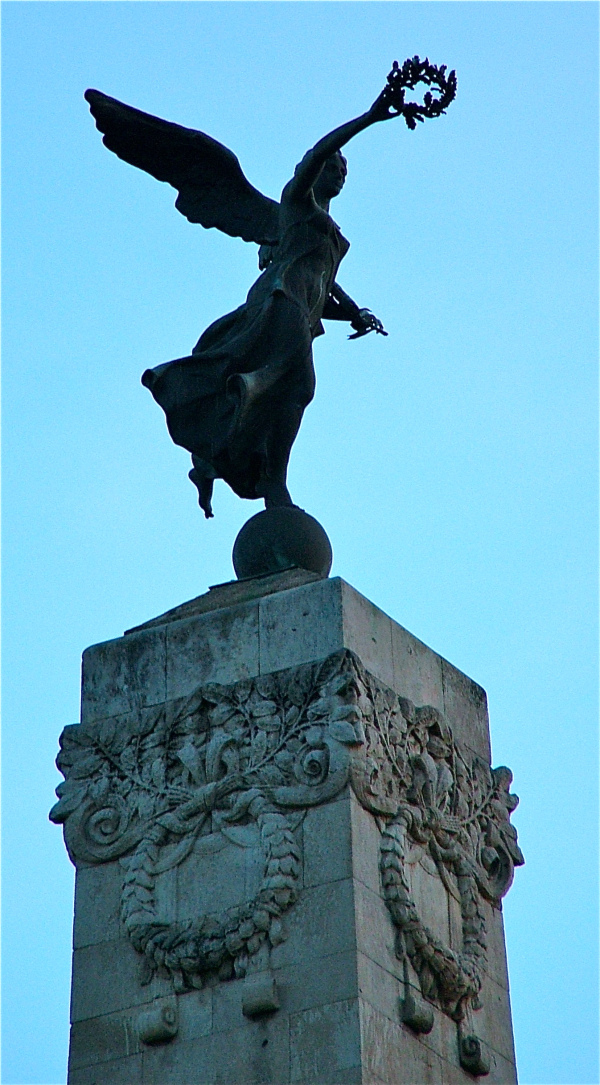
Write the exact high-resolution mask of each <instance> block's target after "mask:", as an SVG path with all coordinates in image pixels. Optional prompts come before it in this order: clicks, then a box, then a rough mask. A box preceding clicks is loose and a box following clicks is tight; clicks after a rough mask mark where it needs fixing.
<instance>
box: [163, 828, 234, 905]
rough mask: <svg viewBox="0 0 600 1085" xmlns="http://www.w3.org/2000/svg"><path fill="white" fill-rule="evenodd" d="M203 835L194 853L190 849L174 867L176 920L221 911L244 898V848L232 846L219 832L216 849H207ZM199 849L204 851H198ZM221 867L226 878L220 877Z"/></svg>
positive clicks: (221, 873)
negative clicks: (225, 873)
mask: <svg viewBox="0 0 600 1085" xmlns="http://www.w3.org/2000/svg"><path fill="white" fill-rule="evenodd" d="M211 835H212V834H211ZM215 835H216V834H215ZM207 839H210V838H207V837H204V838H201V839H200V840H199V841H198V845H197V848H196V854H194V852H192V855H191V856H190V857H189V859H187V860H186V861H185V862H184V863H182V864H181V866H179V867H178V869H177V916H178V919H179V920H180V921H182V920H186V919H193V918H194V917H197V916H201V915H204V914H205V913H211V912H220V911H225V910H226V909H227V908H232V907H233V906H234V905H236V904H241V903H242V902H243V901H244V900H246V899H247V898H246V849H245V848H238V847H236V845H235V844H232V843H230V842H229V841H228V840H225V839H224V838H223V837H222V836H220V835H219V836H218V837H217V841H218V843H219V844H220V845H221V846H220V847H219V850H218V851H217V850H215V851H214V852H212V853H207V851H206V843H205V842H206V841H207ZM201 849H203V850H204V854H198V852H199V851H200V850H201ZM224 870H226V871H227V877H226V878H224V877H223V871H224Z"/></svg>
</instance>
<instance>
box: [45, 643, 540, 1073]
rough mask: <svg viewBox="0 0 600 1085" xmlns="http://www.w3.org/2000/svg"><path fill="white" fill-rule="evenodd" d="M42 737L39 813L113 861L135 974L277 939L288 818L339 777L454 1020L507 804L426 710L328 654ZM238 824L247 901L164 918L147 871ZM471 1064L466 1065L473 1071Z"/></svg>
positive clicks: (415, 1018) (236, 970)
mask: <svg viewBox="0 0 600 1085" xmlns="http://www.w3.org/2000/svg"><path fill="white" fill-rule="evenodd" d="M60 746H61V749H60V753H59V756H58V759H57V764H58V767H59V769H60V771H61V772H62V773H63V774H64V776H65V780H64V782H63V783H62V784H61V785H60V786H59V787H58V788H57V795H58V797H59V801H58V803H57V804H56V805H55V806H54V807H53V809H52V811H51V813H50V817H51V819H52V820H53V821H55V822H57V823H63V824H64V832H65V841H66V845H67V848H68V850H69V854H70V856H71V858H72V859H73V861H74V862H75V863H77V862H85V863H102V862H107V861H109V860H114V859H117V858H120V859H121V863H122V865H123V867H124V868H125V872H124V882H123V891H122V897H121V917H122V920H123V923H124V926H125V928H126V930H127V932H128V935H129V938H130V940H131V942H132V944H133V946H134V947H135V949H136V950H137V951H138V952H139V953H140V954H141V955H142V958H143V962H144V969H143V973H144V974H143V978H142V982H149V980H150V979H151V977H152V976H153V974H154V973H155V971H156V970H159V971H160V972H161V973H162V974H163V975H164V974H165V973H166V974H168V975H170V976H171V978H172V980H173V983H174V987H175V989H176V990H178V991H182V990H186V989H189V988H190V987H198V986H201V985H202V982H203V977H205V976H206V975H207V974H209V973H212V974H215V973H216V974H217V975H218V976H219V977H220V978H221V979H229V978H231V977H233V976H236V977H240V976H244V975H245V974H246V971H247V969H248V967H249V962H250V961H251V960H252V959H253V958H256V957H257V955H258V954H261V953H264V952H265V950H267V949H268V947H269V946H273V945H276V944H277V943H278V942H280V941H281V940H282V939H283V938H284V936H285V934H284V928H283V924H282V916H283V914H284V913H285V911H286V910H287V909H288V908H289V907H290V906H291V905H293V903H294V901H295V900H296V898H297V895H298V876H299V873H300V866H301V859H302V856H301V854H300V850H299V847H298V844H297V842H296V838H295V835H294V829H295V827H296V826H297V824H298V822H299V819H300V818H301V817H302V816H303V814H304V812H305V811H306V810H307V809H308V808H309V807H311V806H315V805H318V804H321V803H325V802H327V801H328V800H330V799H332V798H334V797H335V796H336V795H338V794H339V793H340V792H341V791H342V790H343V788H345V787H346V786H347V785H348V784H350V786H351V787H352V788H353V790H354V792H355V794H356V796H357V798H358V800H359V801H360V803H361V804H362V805H363V807H365V809H367V810H368V811H369V812H370V813H371V814H373V815H374V816H375V818H376V819H377V824H378V826H379V830H380V834H381V851H380V869H381V882H382V893H383V896H384V899H385V901H386V904H387V907H388V909H389V912H390V916H391V918H392V920H393V923H394V925H395V928H396V932H397V938H396V951H397V954H398V957H399V958H400V959H403V960H404V962H405V974H406V969H407V968H408V966H409V964H410V966H411V967H412V969H414V972H415V973H416V975H417V977H418V981H419V984H420V988H421V993H422V996H423V998H424V1000H426V1003H427V1004H428V1005H435V1006H437V1007H438V1008H439V1009H441V1010H442V1011H443V1012H444V1013H446V1014H448V1015H449V1016H450V1017H452V1018H453V1019H454V1020H455V1021H457V1022H458V1023H459V1027H463V1030H464V1027H465V1025H466V1022H467V1020H468V1019H469V1016H470V1014H471V1011H472V1010H474V1009H476V1008H477V1006H478V995H479V991H480V988H481V982H482V971H483V968H484V965H485V953H486V941H485V933H486V932H485V919H484V913H483V907H482V902H483V901H488V902H490V903H491V904H493V905H498V904H499V902H500V899H501V897H502V896H503V895H504V894H505V893H506V891H507V890H508V888H509V886H510V884H511V881H512V876H513V869H514V866H515V865H519V864H521V863H522V862H523V856H522V854H521V851H520V849H519V847H518V845H517V839H516V831H515V829H514V828H513V827H512V826H511V824H510V814H511V813H512V811H513V810H514V808H515V807H516V805H517V802H518V799H517V798H516V796H515V795H512V794H511V793H510V792H509V787H510V783H511V780H512V775H511V773H510V771H509V770H508V769H506V768H498V769H491V768H490V767H489V765H487V764H486V763H485V762H484V761H482V760H481V759H480V758H477V757H475V756H474V755H470V756H467V754H466V752H465V751H464V750H461V749H460V748H459V746H458V745H457V743H456V742H455V740H454V738H453V735H452V733H451V730H450V728H449V726H448V725H447V723H446V722H445V721H444V718H443V716H442V715H441V714H440V713H439V712H438V711H437V710H436V709H434V708H432V707H430V706H424V707H416V706H415V705H414V704H412V702H410V701H408V700H406V699H404V698H402V697H398V696H397V695H396V694H395V693H393V692H392V691H391V690H389V689H387V688H385V687H383V686H382V685H381V684H380V683H379V682H377V681H376V680H375V679H374V678H373V677H372V676H371V675H370V674H369V673H368V672H367V671H366V670H365V669H364V667H363V666H362V664H361V663H360V661H359V660H358V658H357V657H356V656H355V655H353V653H352V652H349V651H342V652H337V653H335V654H333V655H331V656H329V657H328V658H327V659H325V660H324V661H322V662H319V663H314V664H310V665H305V666H302V667H295V668H293V669H289V670H285V671H280V672H277V673H275V674H271V675H267V676H264V677H260V678H254V679H251V680H247V681H243V682H237V683H236V684H235V685H230V686H224V685H215V684H212V685H205V686H200V687H198V689H197V690H196V691H195V692H194V693H193V694H192V695H191V696H190V697H187V698H182V699H179V700H175V701H171V702H168V703H166V704H163V705H160V706H155V707H152V708H145V709H141V710H140V711H139V712H135V713H131V714H130V715H129V716H128V717H122V716H121V717H119V720H118V722H117V721H115V720H102V721H99V722H96V723H92V724H87V725H85V726H84V725H77V726H73V727H66V728H65V730H64V732H63V734H62V736H61V740H60ZM248 825H253V826H254V827H255V829H256V831H257V832H258V834H259V839H260V844H261V848H262V851H263V854H264V859H265V865H264V876H263V879H262V883H261V885H260V887H259V889H258V892H257V894H256V895H255V897H254V898H253V899H252V900H249V901H247V902H246V903H244V904H243V905H240V906H238V907H236V908H231V909H229V910H227V911H225V912H220V913H219V912H215V913H211V914H205V915H201V916H196V917H195V918H194V919H192V920H190V921H187V922H184V923H168V922H165V920H164V917H161V915H160V914H159V911H158V910H157V906H156V899H155V883H156V879H157V877H158V876H159V875H160V874H162V873H164V872H165V871H167V870H169V869H172V868H174V867H176V866H177V865H178V864H180V863H182V862H183V861H184V860H185V859H186V858H187V856H188V855H190V853H191V852H192V849H193V848H194V845H195V843H196V841H197V839H198V838H199V837H201V836H202V835H204V834H206V833H208V832H215V831H220V832H223V833H225V834H227V833H231V832H232V831H235V829H236V827H239V826H242V827H243V826H248ZM416 846H418V847H420V848H421V849H423V851H424V852H426V853H427V855H428V856H429V857H430V860H431V861H432V862H433V863H434V864H435V870H436V871H437V874H438V875H439V878H440V879H441V882H442V883H443V885H444V887H445V889H446V891H447V892H448V893H449V894H450V895H451V896H452V897H454V899H455V900H456V901H457V902H458V904H459V906H460V915H461V920H462V950H461V951H460V952H458V951H457V950H456V949H451V948H450V947H449V946H447V945H445V944H443V942H442V941H440V939H439V938H438V937H437V936H436V934H435V933H433V932H432V931H431V930H430V929H429V928H428V927H427V925H426V924H425V923H424V922H423V920H422V918H421V916H420V915H419V912H418V909H417V906H416V904H415V901H414V900H413V898H412V895H411V883H410V877H409V873H408V858H409V854H410V852H411V849H414V848H415V847H416ZM407 990H408V988H407ZM411 1006H412V1004H411V1005H410V1006H409V1001H406V1002H405V1007H407V1008H406V1012H405V1018H404V1019H405V1020H406V1021H407V1023H409V1024H411V1025H412V1027H414V1028H415V1029H417V1030H420V1031H427V1027H428V1026H427V1021H428V1014H430V1011H429V1010H427V1008H426V1006H425V1010H424V1009H423V1007H422V1006H421V1008H419V1007H416V1008H415V1007H414V1006H412V1008H411ZM429 1027H430V1026H429ZM475 1041H476V1037H474V1036H471V1035H468V1029H467V1032H466V1033H465V1036H464V1040H463V1046H464V1048H465V1052H464V1053H463V1054H464V1059H467V1058H468V1057H469V1058H471V1064H472V1066H475V1062H476V1061H477V1060H476V1059H475V1056H474V1055H473V1054H472V1053H471V1054H470V1055H469V1051H470V1048H471V1047H472V1046H473V1043H474V1042H475ZM469 1045H470V1047H469ZM467 1048H468V1049H469V1051H467ZM478 1058H479V1056H478ZM473 1060H475V1061H473ZM483 1063H484V1060H483V1061H482V1058H479V1062H478V1063H477V1065H478V1066H479V1067H480V1068H479V1069H475V1070H474V1071H473V1072H476V1073H484V1072H485V1069H484V1067H483ZM463 1065H466V1062H465V1061H463Z"/></svg>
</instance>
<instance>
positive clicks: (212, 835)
mask: <svg viewBox="0 0 600 1085" xmlns="http://www.w3.org/2000/svg"><path fill="white" fill-rule="evenodd" d="M211 597H212V598H211ZM61 746H62V753H61V755H60V758H59V763H60V767H61V769H62V771H63V772H64V773H65V776H66V783H65V784H64V785H62V788H63V790H62V793H61V796H60V802H59V803H58V804H57V806H56V807H55V808H54V810H53V814H52V816H53V819H54V820H56V821H62V822H64V824H65V837H66V842H67V846H68V848H69V850H70V854H71V855H72V857H73V859H74V861H75V863H76V864H77V881H76V899H75V926H74V958H73V991H72V1032H71V1048H70V1063H69V1083H70V1085H91V1083H96V1082H97V1083H98V1085H100V1083H102V1085H113V1083H114V1085H116V1083H117V1082H119V1083H129V1085H133V1083H136V1085H137V1083H140V1085H141V1083H150V1082H155V1083H160V1085H175V1083H176V1082H177V1083H185V1085H209V1083H210V1085H244V1083H248V1085H250V1083H259V1082H260V1083H267V1082H269V1083H273V1085H292V1083H293V1085H309V1083H314V1085H327V1083H331V1085H342V1083H345V1082H357V1083H359V1082H360V1083H367V1082H368V1083H369V1085H399V1083H406V1085H415V1083H419V1085H421V1083H431V1085H458V1083H465V1085H466V1083H467V1082H472V1081H473V1080H474V1078H476V1077H477V1076H479V1077H481V1078H482V1080H483V1077H485V1080H486V1081H488V1082H490V1083H492V1082H494V1083H502V1085H508V1083H513V1082H515V1081H516V1073H515V1064H514V1051H513V1041H512V1030H511V1018H510V1005H509V995H508V978H507V971H506V960H505V951H504V939H503V929H502V915H501V911H500V898H501V896H502V894H503V893H504V892H505V891H506V889H507V888H508V885H509V884H510V878H511V874H512V866H513V863H518V862H520V861H521V859H520V853H519V851H518V847H517V845H516V839H515V833H514V830H512V828H511V826H510V822H509V815H510V811H511V809H512V808H513V806H514V805H515V800H514V797H513V796H511V795H510V793H509V790H508V788H509V783H510V774H509V773H508V770H506V769H500V770H495V771H492V770H491V769H490V766H489V733H488V724H487V711H486V699H485V693H484V691H483V690H482V689H481V688H480V687H479V686H477V685H476V684H475V683H474V682H472V681H471V680H470V679H469V678H467V677H466V676H465V675H463V674H461V672H460V671H458V670H456V668H454V667H453V666H451V665H450V664H449V663H447V662H446V661H445V660H444V659H442V658H441V657H440V656H438V655H436V653H435V652H433V651H431V650H430V649H429V648H427V647H426V646H425V645H424V644H422V643H421V642H420V641H418V640H417V639H416V638H414V637H413V636H412V635H411V634H410V633H408V632H407V631H406V630H405V629H403V628H402V627H401V626H399V625H398V624H397V623H396V622H394V621H392V620H391V619H390V618H389V617H388V616H387V615H385V614H384V613H383V612H382V611H380V610H378V609H377V608H376V607H374V606H373V605H372V604H371V603H369V602H368V600H366V599H365V598H364V597H363V596H361V595H359V594H358V593H357V592H356V591H354V589H352V588H351V587H350V586H349V585H348V584H346V583H345V582H344V581H343V580H340V579H333V580H328V579H319V578H317V577H315V576H311V575H310V574H302V573H300V572H299V571H295V572H293V573H289V574H285V573H284V574H279V575H278V576H275V577H266V578H262V579H260V580H257V581H254V582H253V581H248V582H244V583H238V584H233V585H223V586H221V587H220V588H218V589H214V590H213V591H211V592H210V593H208V594H207V595H206V596H201V597H200V598H199V599H198V600H193V601H192V602H191V603H190V604H186V605H184V606H182V607H179V608H176V609H175V610H174V611H172V612H170V613H169V614H167V615H163V616H162V617H161V618H159V619H154V620H153V621H152V622H149V623H147V625H146V626H142V627H138V629H137V630H136V631H132V632H130V633H129V634H127V635H126V636H124V637H123V638H120V639H119V640H116V641H109V642H107V643H104V644H99V645H95V646H94V647H92V648H89V649H88V650H87V651H86V652H85V654H84V664H83V688H82V723H81V725H80V726H78V727H75V728H66V729H65V732H64V733H63V737H62V739H61Z"/></svg>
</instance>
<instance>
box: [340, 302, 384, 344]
mask: <svg viewBox="0 0 600 1085" xmlns="http://www.w3.org/2000/svg"><path fill="white" fill-rule="evenodd" d="M350 325H351V327H352V328H354V329H355V331H354V335H349V336H348V339H360V337H361V336H362V335H368V334H369V332H377V334H378V335H387V334H388V333H387V332H386V330H385V328H384V326H383V324H382V323H381V321H380V320H378V319H377V317H376V316H375V315H374V314H373V313H372V312H371V310H370V309H359V311H358V314H357V315H356V316H355V317H354V319H353V320H351V321H350Z"/></svg>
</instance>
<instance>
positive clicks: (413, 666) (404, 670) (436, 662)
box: [391, 621, 444, 711]
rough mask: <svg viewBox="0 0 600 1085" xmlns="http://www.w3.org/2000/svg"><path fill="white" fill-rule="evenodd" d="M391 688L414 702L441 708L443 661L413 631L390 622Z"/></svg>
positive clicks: (442, 703)
mask: <svg viewBox="0 0 600 1085" xmlns="http://www.w3.org/2000/svg"><path fill="white" fill-rule="evenodd" d="M391 635H392V656H393V661H394V680H393V685H392V688H393V689H395V691H396V693H398V694H399V695H400V696H401V697H406V698H407V699H408V700H409V701H412V702H413V703H414V704H416V705H433V707H434V708H437V709H439V710H440V711H443V707H444V695H443V686H442V660H441V658H440V656H439V655H437V653H436V652H433V651H432V650H431V648H428V647H427V645H426V644H423V643H422V642H421V641H420V640H417V638H416V637H413V635H412V633H409V632H408V631H407V630H406V629H403V627H402V626H401V625H398V623H397V622H394V621H392V629H391Z"/></svg>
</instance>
